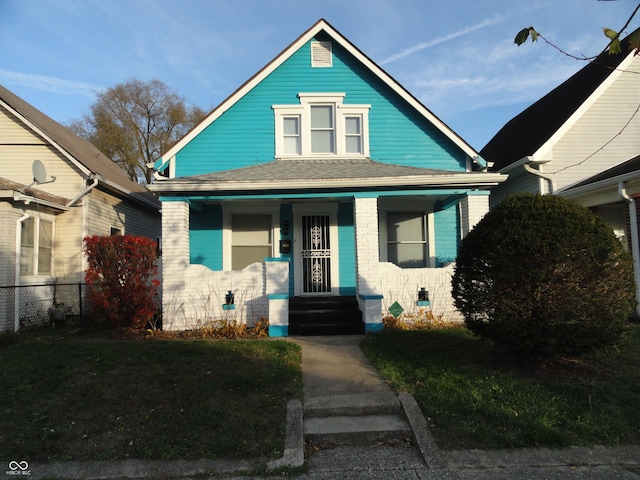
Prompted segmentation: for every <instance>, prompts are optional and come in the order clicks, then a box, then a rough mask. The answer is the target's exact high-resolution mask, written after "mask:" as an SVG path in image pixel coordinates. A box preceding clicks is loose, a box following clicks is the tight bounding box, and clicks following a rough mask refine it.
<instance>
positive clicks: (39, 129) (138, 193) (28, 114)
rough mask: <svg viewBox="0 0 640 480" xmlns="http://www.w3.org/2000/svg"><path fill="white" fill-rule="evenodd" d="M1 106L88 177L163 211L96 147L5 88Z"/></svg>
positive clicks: (141, 188)
mask: <svg viewBox="0 0 640 480" xmlns="http://www.w3.org/2000/svg"><path fill="white" fill-rule="evenodd" d="M0 105H3V106H4V107H5V108H7V109H8V110H9V111H10V112H11V113H13V114H14V115H15V116H16V117H17V118H18V119H19V120H20V121H22V122H23V123H24V124H25V125H26V126H27V127H28V128H30V129H32V130H33V131H35V132H36V133H37V134H38V135H40V136H42V137H43V138H45V139H46V140H47V141H49V142H50V143H51V144H52V145H53V146H54V147H55V148H57V149H58V150H59V151H60V153H62V154H63V155H64V156H65V157H67V158H68V159H69V160H70V161H71V162H72V163H73V164H74V165H75V166H76V167H77V168H78V169H79V170H80V171H81V172H82V175H83V176H84V177H85V178H97V179H98V181H100V182H102V184H103V185H104V186H106V187H109V188H111V189H114V190H117V191H119V192H120V193H122V194H125V195H128V196H130V197H131V198H132V199H134V200H136V201H138V202H139V203H143V204H146V205H147V206H153V207H157V208H160V202H159V201H158V200H157V199H156V198H155V196H154V195H153V194H151V193H150V192H149V190H147V188H146V187H144V186H143V185H140V184H138V183H136V182H134V181H133V180H131V179H130V178H129V177H128V176H127V174H126V173H124V171H122V169H121V168H120V167H118V165H116V164H115V163H114V162H113V161H112V160H111V159H110V158H108V157H107V156H106V155H104V154H103V153H102V152H101V151H100V150H98V149H97V148H96V147H95V146H94V145H93V144H91V143H90V142H88V141H87V140H85V139H83V138H80V137H79V136H77V135H76V134H74V133H73V132H71V130H69V129H68V128H66V127H63V126H62V125H60V124H59V123H58V122H56V121H55V120H53V119H52V118H50V117H48V116H47V115H45V114H44V113H43V112H41V111H40V110H38V109H37V108H35V107H33V106H32V105H30V104H29V103H27V102H25V101H24V100H23V99H22V98H20V97H18V96H17V95H16V94H14V93H13V92H11V91H9V90H8V89H6V88H5V87H3V86H2V85H0Z"/></svg>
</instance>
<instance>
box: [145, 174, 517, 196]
mask: <svg viewBox="0 0 640 480" xmlns="http://www.w3.org/2000/svg"><path fill="white" fill-rule="evenodd" d="M506 179H507V176H506V175H503V174H501V173H481V172H472V173H467V174H452V175H424V176H413V177H374V178H367V179H362V178H355V179H351V178H349V179H345V178H333V179H320V178H318V179H294V180H283V181H274V182H269V181H215V180H213V181H205V182H203V181H198V180H194V181H177V182H171V183H168V182H167V183H164V182H163V183H160V184H158V183H155V184H153V183H152V184H151V185H149V186H148V188H149V190H151V191H153V192H173V193H178V192H189V193H193V192H222V191H230V190H233V191H250V192H255V191H256V190H282V189H313V188H357V187H361V188H366V187H399V186H406V187H411V186H413V187H420V188H434V187H441V186H446V187H453V186H456V187H461V188H462V187H466V188H469V187H474V188H482V187H492V186H496V185H499V184H500V183H502V182H504V181H505V180H506Z"/></svg>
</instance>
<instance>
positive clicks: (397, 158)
mask: <svg viewBox="0 0 640 480" xmlns="http://www.w3.org/2000/svg"><path fill="white" fill-rule="evenodd" d="M333 46H334V50H333V53H334V63H333V67H331V68H312V67H311V65H310V45H309V44H306V45H304V46H303V47H302V48H300V49H299V50H298V51H297V52H296V53H294V54H293V55H292V56H291V57H290V58H289V59H287V61H286V62H284V63H283V64H282V65H281V66H280V67H279V68H277V69H276V70H275V71H274V72H272V73H271V74H270V75H269V76H268V77H267V78H265V79H264V80H263V81H262V82H261V83H260V84H259V85H257V86H256V87H255V88H254V89H252V90H251V91H250V92H248V93H247V94H246V95H245V96H244V97H243V98H241V99H240V100H239V101H237V102H236V103H235V104H234V105H233V106H232V108H230V109H229V110H228V111H226V112H225V113H224V114H222V115H221V116H220V117H219V118H218V119H217V120H216V121H215V122H214V123H212V124H211V125H209V126H208V127H207V128H206V129H205V130H204V131H203V132H201V133H200V134H199V135H198V136H197V137H196V138H195V139H193V140H192V141H191V142H190V143H189V144H188V145H186V146H185V147H184V148H183V149H182V150H180V152H179V153H178V155H177V162H176V176H178V177H180V176H188V175H199V174H204V173H209V172H214V171H222V170H230V169H235V168H240V167H245V166H250V165H255V164H258V163H265V162H269V161H272V160H273V159H274V155H275V138H274V137H275V126H274V113H273V110H272V108H271V106H272V105H274V104H298V103H299V99H298V97H297V94H298V93H300V92H344V93H346V97H345V99H344V103H345V104H349V103H351V104H370V105H371V109H370V111H369V146H370V152H371V158H372V159H373V160H377V161H380V162H387V163H395V164H400V165H410V166H417V167H425V168H437V169H444V170H454V171H464V169H465V167H466V160H465V156H464V153H463V152H461V151H460V149H459V148H458V147H456V146H455V145H454V144H453V142H451V141H450V140H449V139H448V138H446V136H445V135H444V134H442V133H441V132H440V131H439V130H438V129H436V128H435V127H434V126H433V125H431V123H430V122H428V121H427V120H425V119H424V118H423V117H422V116H421V115H419V114H418V113H417V112H415V111H414V110H413V108H412V107H410V106H409V104H407V103H406V102H405V101H404V100H403V99H401V98H400V97H399V96H398V95H397V94H396V93H395V92H393V91H392V90H391V89H389V88H388V87H387V86H386V85H385V84H384V83H383V82H381V81H380V80H379V79H378V78H377V77H376V76H375V75H373V74H372V73H371V72H370V71H369V70H368V69H367V68H366V67H364V66H363V65H361V64H360V63H359V62H357V61H356V60H355V59H354V58H353V57H352V56H351V55H350V54H349V53H348V52H347V51H346V50H344V49H343V48H342V47H340V46H339V45H338V44H336V43H335V42H334V43H333Z"/></svg>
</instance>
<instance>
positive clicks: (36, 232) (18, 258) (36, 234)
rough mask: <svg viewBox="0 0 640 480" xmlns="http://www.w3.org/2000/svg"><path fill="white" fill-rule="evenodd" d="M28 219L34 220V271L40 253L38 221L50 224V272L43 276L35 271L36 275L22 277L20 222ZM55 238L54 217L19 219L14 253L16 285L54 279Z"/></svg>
mask: <svg viewBox="0 0 640 480" xmlns="http://www.w3.org/2000/svg"><path fill="white" fill-rule="evenodd" d="M29 218H33V219H34V232H33V235H34V245H33V260H32V261H33V267H34V270H37V269H38V261H39V258H38V255H39V251H40V221H45V222H50V223H51V266H50V268H51V272H49V273H45V274H40V272H38V271H36V273H33V271H32V272H31V273H30V274H26V275H23V274H22V266H21V259H22V222H24V221H25V220H27V219H29ZM55 238H56V222H55V217H53V216H49V215H42V214H39V215H29V214H27V215H25V216H24V217H22V218H20V219H19V220H18V222H17V232H16V251H17V255H16V280H19V282H18V283H22V282H25V281H27V282H28V281H36V280H37V281H45V282H46V281H50V280H53V279H54V278H55V271H54V265H55V261H54V256H55Z"/></svg>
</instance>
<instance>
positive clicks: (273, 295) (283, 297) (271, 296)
mask: <svg viewBox="0 0 640 480" xmlns="http://www.w3.org/2000/svg"><path fill="white" fill-rule="evenodd" d="M267 298H268V299H269V300H289V294H288V293H270V294H269V295H267Z"/></svg>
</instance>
